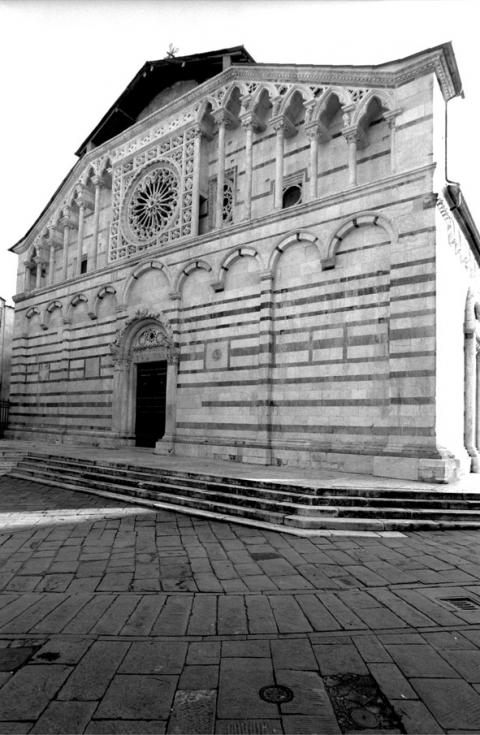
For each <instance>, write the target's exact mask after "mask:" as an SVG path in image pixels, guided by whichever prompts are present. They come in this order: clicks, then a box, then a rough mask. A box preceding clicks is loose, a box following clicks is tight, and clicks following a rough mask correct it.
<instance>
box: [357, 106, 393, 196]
mask: <svg viewBox="0 0 480 735" xmlns="http://www.w3.org/2000/svg"><path fill="white" fill-rule="evenodd" d="M389 109H390V108H389V106H388V101H387V100H386V99H385V98H384V97H382V96H380V95H379V94H374V95H372V96H369V97H368V98H367V99H365V100H363V101H362V105H361V107H360V109H359V111H358V117H357V129H358V140H357V170H358V173H357V176H358V183H365V182H367V181H374V180H376V179H378V178H381V177H383V176H387V175H388V174H389V173H390V170H391V161H390V156H391V132H390V125H389V122H388V121H387V119H386V117H385V114H386V113H387V112H388V111H389Z"/></svg>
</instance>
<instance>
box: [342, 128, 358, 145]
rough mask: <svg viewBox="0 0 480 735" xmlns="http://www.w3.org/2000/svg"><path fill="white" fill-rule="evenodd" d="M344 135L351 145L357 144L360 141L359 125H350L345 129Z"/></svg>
mask: <svg viewBox="0 0 480 735" xmlns="http://www.w3.org/2000/svg"><path fill="white" fill-rule="evenodd" d="M342 135H343V137H344V138H345V140H347V141H348V142H349V143H357V142H358V141H359V140H360V131H359V129H358V125H349V126H348V127H345V128H343V130H342Z"/></svg>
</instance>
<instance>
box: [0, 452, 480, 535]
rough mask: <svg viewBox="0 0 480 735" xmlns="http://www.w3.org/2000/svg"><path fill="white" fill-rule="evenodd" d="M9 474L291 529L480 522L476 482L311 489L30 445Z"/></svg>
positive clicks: (410, 527)
mask: <svg viewBox="0 0 480 735" xmlns="http://www.w3.org/2000/svg"><path fill="white" fill-rule="evenodd" d="M9 477H14V478H19V479H28V480H32V481H35V482H39V483H44V484H47V485H54V486H55V487H63V488H66V489H70V490H77V491H83V492H88V493H93V494H96V495H102V496H104V497H108V498H112V499H119V500H120V499H121V500H123V501H127V502H132V503H139V504H142V505H147V506H150V507H154V508H159V509H160V508H161V509H166V510H172V511H177V512H181V513H187V514H190V515H196V516H204V517H207V518H212V519H217V520H226V521H230V522H236V523H243V524H247V525H255V526H261V527H265V528H276V529H279V530H283V531H290V532H293V533H295V532H296V533H298V532H302V531H303V532H308V531H311V532H315V531H317V530H320V529H331V530H334V529H338V530H352V531H353V530H355V531H358V530H368V531H391V530H395V531H410V530H423V529H425V530H433V529H452V528H480V488H479V492H478V493H471V492H470V493H462V492H449V491H445V490H443V491H442V490H438V491H437V490H431V489H428V488H426V489H425V490H423V489H422V490H418V489H410V490H409V489H406V490H404V489H402V490H400V489H398V490H391V489H388V490H382V489H379V488H378V487H377V488H372V489H365V488H361V487H359V488H356V489H352V488H348V489H346V488H345V489H342V488H337V487H336V488H331V487H330V488H321V487H320V488H318V487H316V488H315V487H304V486H303V485H294V484H286V483H282V482H280V481H273V480H272V481H261V480H252V479H248V480H247V479H240V478H235V477H221V476H216V475H211V474H204V473H203V474H202V473H193V472H186V471H183V472H182V471H174V470H170V469H169V470H166V469H160V468H158V469H157V468H152V467H142V466H138V465H128V464H122V463H119V462H112V463H109V462H106V461H93V460H87V459H85V458H83V457H82V458H78V457H68V456H58V455H51V454H47V453H40V452H33V451H28V452H27V453H26V454H25V456H23V458H21V459H20V461H19V462H18V464H17V465H16V467H13V468H12V469H11V470H10V472H9ZM361 484H362V483H361V482H360V483H359V485H361Z"/></svg>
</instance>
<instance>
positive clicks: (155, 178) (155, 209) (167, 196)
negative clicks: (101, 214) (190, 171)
mask: <svg viewBox="0 0 480 735" xmlns="http://www.w3.org/2000/svg"><path fill="white" fill-rule="evenodd" d="M179 188H180V182H179V178H178V175H177V174H176V172H175V171H174V169H173V167H170V166H167V165H165V164H161V165H158V166H155V168H153V169H150V170H149V171H147V172H146V173H144V174H143V176H141V178H140V179H139V181H137V183H136V185H135V186H134V187H133V190H132V192H131V194H130V197H129V198H128V200H127V206H126V211H125V217H126V224H127V227H128V229H129V230H130V233H131V234H132V235H133V237H134V238H135V239H137V240H140V241H142V242H145V241H148V240H151V239H153V238H154V237H156V236H157V235H158V234H160V233H161V232H163V230H165V229H166V228H167V227H168V226H169V225H170V224H171V222H172V220H173V218H174V216H175V213H176V211H177V208H178V200H179Z"/></svg>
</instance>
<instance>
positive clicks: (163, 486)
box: [19, 458, 480, 515]
mask: <svg viewBox="0 0 480 735" xmlns="http://www.w3.org/2000/svg"><path fill="white" fill-rule="evenodd" d="M40 466H41V467H43V468H46V469H50V470H52V471H53V470H54V469H55V470H56V471H58V472H60V471H63V472H68V475H69V476H74V475H78V476H79V477H81V478H83V479H84V480H85V481H90V480H105V481H108V482H112V481H115V484H117V485H124V486H125V487H126V488H127V487H132V488H145V489H152V490H158V489H160V490H161V491H164V492H169V493H173V492H175V491H176V490H177V489H180V488H184V489H185V488H189V487H190V488H191V492H196V491H198V490H205V491H209V492H213V491H217V492H218V493H219V494H220V495H228V496H229V497H232V496H233V495H238V496H239V501H241V502H246V501H248V499H251V500H252V501H254V502H259V501H260V500H261V501H268V500H271V501H274V502H276V503H289V504H293V505H294V506H295V507H296V506H297V505H298V506H301V505H302V504H304V505H305V506H306V507H308V506H314V505H316V506H318V505H319V501H321V505H322V506H335V507H336V508H338V509H340V508H341V509H342V510H341V513H342V515H347V514H348V511H347V510H346V509H345V510H344V507H345V506H354V507H355V511H360V510H361V507H362V506H365V507H366V508H375V510H376V511H378V512H379V513H382V509H384V508H388V509H390V508H391V509H397V510H398V509H400V510H401V511H402V512H403V509H404V508H405V505H406V504H408V507H409V509H410V510H415V509H416V508H426V509H431V510H449V509H452V510H463V509H464V510H468V511H475V510H478V511H479V512H480V493H479V495H478V496H476V495H474V496H473V498H475V499H472V495H471V494H467V495H465V496H462V497H461V499H460V498H458V494H453V496H454V497H453V499H452V498H451V497H450V496H449V495H448V494H447V493H442V497H438V494H437V493H436V492H435V491H431V492H430V494H429V495H428V496H426V497H421V498H419V497H417V494H416V493H414V494H413V496H412V495H410V494H408V493H407V492H404V494H403V496H402V497H397V496H395V497H392V496H391V494H390V492H388V493H387V494H386V495H384V496H383V497H380V496H379V495H378V494H377V495H371V496H370V495H369V496H361V495H350V494H348V493H349V492H350V491H344V494H333V495H332V494H331V492H330V490H324V491H323V494H321V495H319V494H315V495H312V494H307V493H306V492H301V491H302V490H305V488H303V487H301V486H296V487H295V488H294V492H289V493H287V492H286V491H285V490H277V489H271V490H269V489H263V488H262V489H261V491H260V492H261V498H259V494H260V493H259V488H258V487H255V488H249V487H244V486H242V485H231V484H228V483H227V482H226V480H225V481H222V482H213V481H209V480H205V479H204V476H203V475H199V476H198V477H195V476H188V477H187V476H186V475H182V474H180V473H179V474H177V475H175V474H174V473H168V474H167V473H163V472H160V473H159V474H156V473H151V472H143V471H139V470H138V468H137V470H136V471H135V472H131V473H127V472H126V471H122V472H116V473H113V474H112V473H111V472H110V468H109V467H106V466H105V465H103V464H102V465H96V464H94V463H91V462H88V463H85V464H83V465H79V464H78V463H77V462H74V463H72V464H70V463H69V462H68V461H67V460H62V461H61V462H47V461H44V462H41V464H40ZM85 466H87V467H89V470H86V469H85ZM19 468H22V469H25V470H26V471H27V470H30V471H32V473H36V472H39V471H40V467H39V464H38V462H37V461H36V458H35V459H34V460H31V458H26V459H25V460H23V461H22V462H20V464H19ZM226 479H228V478H226ZM285 487H286V486H285ZM290 489H291V488H290ZM313 492H315V491H313ZM298 512H303V511H302V510H301V509H299V510H298Z"/></svg>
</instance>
